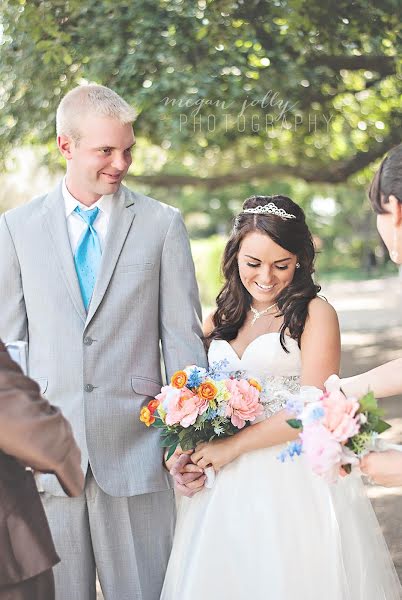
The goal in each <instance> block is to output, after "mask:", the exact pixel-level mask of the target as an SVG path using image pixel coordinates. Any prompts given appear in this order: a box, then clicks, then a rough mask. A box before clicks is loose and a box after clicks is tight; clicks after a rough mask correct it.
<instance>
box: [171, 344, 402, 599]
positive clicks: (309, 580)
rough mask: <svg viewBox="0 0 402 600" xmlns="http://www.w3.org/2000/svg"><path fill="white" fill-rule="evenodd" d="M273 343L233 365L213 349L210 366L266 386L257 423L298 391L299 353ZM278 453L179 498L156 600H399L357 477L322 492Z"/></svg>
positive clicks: (226, 471) (264, 452) (228, 353)
mask: <svg viewBox="0 0 402 600" xmlns="http://www.w3.org/2000/svg"><path fill="white" fill-rule="evenodd" d="M286 340H287V341H286V344H287V348H288V350H289V354H286V353H285V352H284V350H283V349H282V347H281V345H280V341H279V334H277V333H270V334H265V335H262V336H260V337H258V338H257V339H255V340H254V341H253V342H252V343H251V344H250V345H249V346H248V347H247V348H246V350H245V352H244V354H243V356H242V358H241V359H240V358H239V357H238V356H237V355H236V353H235V351H234V349H233V348H232V347H231V346H230V344H228V342H226V341H224V340H214V341H213V342H212V344H211V346H210V349H209V361H210V363H212V362H214V361H220V360H223V359H227V361H228V362H229V367H228V368H229V370H232V371H236V370H241V371H246V373H247V375H248V376H252V377H258V378H260V379H261V378H263V379H264V380H266V379H267V378H268V381H269V384H270V386H271V387H272V395H271V396H272V399H271V401H270V402H269V403H268V404H267V405H266V406H265V417H266V418H269V416H270V415H271V414H273V413H275V412H276V411H278V410H280V409H281V408H282V406H283V400H284V394H282V393H281V392H283V390H291V391H296V390H297V389H298V387H299V375H300V369H301V363H300V350H299V348H298V345H297V343H296V341H295V340H293V339H291V338H288V337H287V338H286ZM283 447H284V446H275V447H271V448H264V449H261V450H257V451H254V452H249V453H247V454H244V455H242V456H241V457H239V458H238V459H236V460H234V461H233V462H232V463H230V464H228V465H227V466H225V467H224V468H223V469H222V470H221V471H220V472H219V473H218V474H217V477H216V480H215V483H214V485H213V487H212V489H206V488H204V489H203V490H202V491H200V492H199V493H198V494H196V495H195V496H194V497H193V498H184V497H181V498H180V500H179V506H178V518H177V526H176V532H175V537H174V543H173V549H172V554H171V557H170V561H169V565H168V569H167V573H166V579H165V583H164V586H163V590H162V596H161V599H162V600H400V598H401V595H400V590H401V588H400V585H399V580H398V578H397V575H396V573H395V569H394V567H393V564H392V561H391V558H390V555H389V552H388V549H387V547H386V544H385V541H384V538H383V536H382V533H381V530H380V527H379V524H378V521H377V519H376V517H375V514H374V511H373V509H372V507H371V504H370V502H369V500H368V499H367V497H366V494H365V491H364V486H363V484H362V482H361V479H360V477H359V476H358V475H355V474H352V475H350V476H348V477H346V478H344V479H343V480H341V481H339V482H338V483H337V484H334V485H329V484H327V483H326V482H325V481H323V480H322V479H321V478H319V477H318V476H317V475H315V474H314V473H313V472H312V471H311V469H310V468H309V467H308V466H307V465H306V464H305V461H304V459H303V456H301V457H296V458H295V459H294V461H288V462H285V463H281V462H280V461H279V460H278V458H277V457H278V454H279V453H280V451H281V449H282V448H283Z"/></svg>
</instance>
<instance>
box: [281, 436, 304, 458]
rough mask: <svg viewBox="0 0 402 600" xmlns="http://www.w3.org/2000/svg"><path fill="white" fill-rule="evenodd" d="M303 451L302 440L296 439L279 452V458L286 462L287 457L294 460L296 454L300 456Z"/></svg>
mask: <svg viewBox="0 0 402 600" xmlns="http://www.w3.org/2000/svg"><path fill="white" fill-rule="evenodd" d="M302 452H303V446H302V442H301V441H300V440H295V441H294V442H289V444H288V445H287V446H286V448H284V449H283V450H282V452H280V453H279V454H278V456H277V459H278V460H280V461H281V462H282V463H284V462H285V460H286V459H288V458H290V459H292V460H293V457H294V456H300V454H301V453H302Z"/></svg>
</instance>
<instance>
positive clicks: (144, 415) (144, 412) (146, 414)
mask: <svg viewBox="0 0 402 600" xmlns="http://www.w3.org/2000/svg"><path fill="white" fill-rule="evenodd" d="M140 421H141V422H142V423H145V425H146V426H147V427H149V426H150V425H152V423H155V417H154V416H153V415H152V414H151V411H150V410H149V408H147V407H146V406H144V407H143V408H141V412H140Z"/></svg>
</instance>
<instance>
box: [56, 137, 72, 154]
mask: <svg viewBox="0 0 402 600" xmlns="http://www.w3.org/2000/svg"><path fill="white" fill-rule="evenodd" d="M72 144H73V141H72V140H71V138H70V137H68V135H64V134H61V135H58V136H57V146H58V148H59V150H60V152H61V154H62V155H63V156H64V158H65V159H66V160H71V158H72V154H71V146H72Z"/></svg>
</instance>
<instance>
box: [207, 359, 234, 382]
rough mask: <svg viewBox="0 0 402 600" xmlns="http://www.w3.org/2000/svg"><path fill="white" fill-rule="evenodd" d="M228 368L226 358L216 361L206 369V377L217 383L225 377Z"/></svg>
mask: <svg viewBox="0 0 402 600" xmlns="http://www.w3.org/2000/svg"><path fill="white" fill-rule="evenodd" d="M228 366H229V361H228V359H227V358H224V359H223V360H216V361H214V362H213V363H212V364H211V365H210V367H209V369H208V376H209V377H210V378H211V379H213V380H214V381H219V380H220V379H223V378H224V377H225V372H227V368H228Z"/></svg>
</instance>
